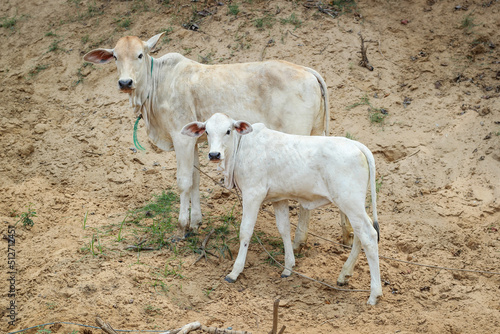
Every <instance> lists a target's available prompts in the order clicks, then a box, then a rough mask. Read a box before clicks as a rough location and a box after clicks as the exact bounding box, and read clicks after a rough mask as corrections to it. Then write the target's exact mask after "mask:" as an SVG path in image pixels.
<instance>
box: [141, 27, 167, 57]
mask: <svg viewBox="0 0 500 334" xmlns="http://www.w3.org/2000/svg"><path fill="white" fill-rule="evenodd" d="M163 34H165V32H161V33H159V34H158V35H154V36H153V37H151V38H150V39H148V41H147V42H146V43H145V44H146V45H145V46H146V53H149V51H151V50H153V48H154V47H155V45H156V43H158V41H159V40H160V38H161V36H163Z"/></svg>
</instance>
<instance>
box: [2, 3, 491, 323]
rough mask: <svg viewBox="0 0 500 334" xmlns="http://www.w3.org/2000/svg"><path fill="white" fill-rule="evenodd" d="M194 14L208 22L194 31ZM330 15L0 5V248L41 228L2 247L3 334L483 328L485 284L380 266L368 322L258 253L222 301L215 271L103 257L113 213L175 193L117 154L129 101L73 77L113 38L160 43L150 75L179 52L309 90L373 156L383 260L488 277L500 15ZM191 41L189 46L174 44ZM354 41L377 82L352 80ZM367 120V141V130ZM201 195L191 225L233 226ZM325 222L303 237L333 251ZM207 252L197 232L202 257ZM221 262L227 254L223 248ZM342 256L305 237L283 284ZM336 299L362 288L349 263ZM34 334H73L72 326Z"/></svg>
mask: <svg viewBox="0 0 500 334" xmlns="http://www.w3.org/2000/svg"><path fill="white" fill-rule="evenodd" d="M325 8H332V7H325ZM204 9H206V10H207V11H208V12H211V13H212V14H213V15H209V16H207V17H205V18H202V19H200V17H199V15H198V16H195V15H194V14H195V13H198V12H200V11H202V10H204ZM340 9H341V8H340ZM236 12H238V13H236ZM330 13H332V12H330ZM340 14H341V15H339V16H338V17H336V18H332V17H331V16H328V15H326V14H325V13H322V12H320V11H319V10H318V7H317V3H315V2H307V1H296V2H291V1H281V0H278V1H267V2H266V1H243V2H224V4H223V5H222V6H217V5H215V4H212V2H208V4H207V5H205V4H204V3H200V2H190V1H149V0H144V1H138V0H135V1H101V0H97V1H86V0H82V1H80V0H68V1H66V0H50V1H25V0H20V1H11V0H6V1H3V2H2V3H1V4H0V18H2V20H1V24H2V27H1V28H0V41H1V45H2V48H0V81H1V85H0V94H1V95H0V96H1V101H2V103H1V104H0V142H1V146H2V148H3V149H2V150H1V151H0V161H1V164H0V180H1V181H0V192H1V199H2V200H1V201H0V221H1V223H0V226H1V234H2V235H5V234H8V226H9V225H12V224H14V223H15V222H16V221H17V220H18V218H16V215H18V214H20V213H22V212H26V211H27V205H28V204H29V203H32V207H33V208H35V209H36V212H37V217H36V218H35V219H34V222H35V225H34V227H33V228H32V229H30V230H26V229H23V228H22V227H21V226H20V225H18V226H17V227H16V245H15V250H16V258H15V261H16V265H17V267H16V268H17V272H16V275H15V288H16V297H15V303H16V306H17V309H16V311H17V313H18V314H17V320H16V323H15V325H14V326H9V324H8V320H9V319H8V318H7V315H8V310H7V307H8V306H9V303H10V301H11V300H12V298H10V297H8V293H9V285H8V284H7V283H6V282H7V280H8V279H10V277H11V276H10V274H8V270H9V269H8V263H7V253H8V252H7V249H8V242H7V240H6V239H2V241H0V248H1V249H2V251H1V253H2V254H3V255H1V258H0V268H1V272H0V281H1V282H2V283H1V284H0V294H1V296H2V298H1V302H0V307H1V311H0V314H1V315H2V317H1V320H0V328H1V331H2V332H6V331H7V332H10V331H15V330H19V329H22V328H26V327H30V326H34V325H38V324H42V323H47V322H52V321H69V322H76V323H82V324H88V325H93V324H94V320H95V316H96V315H99V316H101V317H102V318H103V319H105V321H107V322H109V323H111V324H112V325H113V326H114V327H115V328H120V329H138V330H139V329H165V330H166V329H171V328H178V327H180V326H181V325H183V324H185V323H188V322H192V321H200V322H201V323H203V324H205V325H209V326H215V327H220V328H227V327H233V328H234V329H241V330H248V331H252V332H254V333H267V332H268V331H269V330H270V329H271V324H272V303H273V301H274V300H275V299H276V298H280V299H281V306H282V307H280V324H284V325H286V326H287V330H286V332H290V333H292V332H295V333H311V332H314V333H332V332H333V333H335V332H340V331H342V332H347V333H388V332H396V331H398V332H400V333H415V332H427V333H482V332H493V331H494V330H495V328H498V327H499V326H500V323H499V319H500V302H499V298H498V295H499V294H500V291H499V289H500V276H499V275H492V274H477V273H469V272H457V271H447V270H438V269H432V268H423V267H417V266H413V265H409V264H404V263H399V262H395V261H393V260H390V259H386V258H382V259H381V273H382V278H383V280H384V282H385V283H386V285H385V286H384V297H383V298H382V299H381V300H380V302H379V304H378V305H377V306H376V307H368V306H366V304H365V303H366V300H367V298H368V293H363V292H360V293H346V292H335V291H332V290H330V289H327V288H325V287H322V286H321V285H318V284H316V283H313V282H311V281H308V280H306V279H304V278H301V277H299V276H297V275H293V276H292V277H290V278H287V279H281V278H280V277H279V275H280V272H281V271H280V269H279V268H277V267H275V266H271V265H269V263H268V262H267V261H266V258H267V255H266V254H265V253H264V251H263V250H262V248H261V247H260V246H259V245H258V244H256V243H255V244H252V245H251V247H250V251H249V255H248V265H247V267H246V269H245V271H244V272H243V274H242V275H241V277H240V278H239V280H238V281H237V282H236V283H235V284H234V285H229V284H227V283H225V282H223V277H224V276H225V275H226V274H227V273H228V272H229V271H230V268H231V266H232V263H233V261H232V260H231V259H229V258H224V259H215V258H213V257H209V261H208V262H205V261H204V260H201V261H199V262H197V263H196V264H195V265H191V264H192V263H193V262H194V261H195V260H196V258H197V257H198V255H197V254H195V253H193V252H187V253H178V252H177V253H176V252H175V251H174V250H169V249H166V248H163V249H161V250H158V251H152V252H141V253H139V254H138V253H135V252H129V251H124V250H123V247H124V246H125V244H123V243H117V242H115V241H114V240H115V239H116V238H117V236H118V228H117V226H118V225H119V223H120V222H121V221H123V219H124V218H125V216H126V214H127V211H128V210H130V209H134V208H137V207H140V206H143V205H144V204H145V203H147V202H148V201H149V200H150V199H151V198H152V196H153V195H154V194H159V193H161V192H162V191H163V190H165V189H168V188H170V189H172V190H173V191H175V154H174V153H162V152H160V151H159V150H157V149H155V148H154V147H153V146H152V145H151V144H149V143H148V141H147V137H146V134H145V129H144V128H142V127H140V128H139V140H140V142H141V143H142V144H143V145H144V146H145V147H146V148H147V151H146V153H134V152H133V151H132V150H131V149H130V148H131V147H133V143H132V129H133V123H134V119H133V114H132V111H131V109H130V108H129V106H128V98H127V96H126V95H124V94H120V93H119V92H118V91H117V89H116V79H117V76H116V68H115V66H114V65H113V64H108V65H103V66H89V65H88V64H85V63H84V62H83V60H82V56H83V54H85V53H86V52H88V51H90V50H91V49H93V48H97V47H104V48H112V47H113V46H114V44H115V43H116V41H117V40H118V39H119V38H120V37H122V36H125V35H137V36H140V37H141V38H142V39H143V40H147V39H148V38H149V37H151V36H152V35H154V34H156V33H158V32H159V31H162V30H167V31H168V36H167V38H165V39H163V40H162V41H161V42H160V44H159V47H158V50H157V52H156V53H155V54H154V56H155V57H159V56H161V55H163V54H165V53H167V52H179V53H182V54H184V55H186V56H187V57H189V58H191V59H194V60H197V61H202V60H203V61H208V62H210V63H213V64H217V63H234V62H243V61H258V60H261V59H284V60H288V61H291V62H294V63H297V64H301V65H305V66H308V67H312V68H314V69H316V70H317V71H318V72H319V73H321V74H322V75H323V77H324V78H325V80H326V82H327V84H328V88H329V94H330V101H329V102H330V106H331V119H332V121H331V134H332V135H337V136H345V135H346V134H347V133H349V135H352V136H354V137H355V139H357V140H359V141H361V142H363V143H364V144H366V145H367V146H368V147H369V148H370V149H371V150H372V151H373V152H374V153H375V157H376V160H377V168H378V179H377V180H378V183H379V184H380V191H379V193H378V198H379V206H378V211H379V218H380V219H379V220H380V225H381V232H382V234H381V241H380V254H381V255H383V256H386V257H394V258H398V259H402V260H408V261H414V262H419V263H427V264H434V265H438V266H445V267H452V268H466V269H479V270H486V271H493V272H500V268H499V265H498V264H499V263H500V262H499V260H500V252H499V249H500V248H499V247H500V235H499V232H498V230H499V229H500V202H499V200H498V198H499V196H500V184H499V181H498V180H499V179H500V168H499V164H500V111H499V109H500V105H499V99H498V96H499V94H500V80H499V79H500V65H499V62H500V57H499V54H498V50H499V48H500V38H499V37H500V36H499V33H498V31H500V21H499V20H498V18H499V16H500V4H499V3H498V1H463V2H461V3H458V2H453V1H449V0H443V1H439V0H437V1H436V0H427V1H423V0H419V1H412V2H406V1H404V2H402V1H380V0H379V1H358V2H357V6H355V7H354V8H352V10H348V8H344V11H343V12H341V13H340ZM193 22H195V23H196V24H197V26H198V27H199V29H198V31H192V30H187V29H184V28H183V25H186V26H188V27H189V26H192V23H193ZM261 23H262V27H259V26H260V24H261ZM358 33H361V34H362V35H363V37H364V38H365V40H366V41H367V42H366V45H367V46H368V51H367V56H368V59H369V61H370V63H371V64H372V65H373V66H374V70H373V71H369V70H368V69H366V68H363V67H360V66H358V63H359V60H360V53H359V51H360V37H359V35H358ZM356 104H358V105H357V106H355V105H356ZM380 108H382V109H384V110H385V111H387V114H386V115H385V114H380V112H379V111H377V110H380ZM374 115H375V116H374ZM377 115H378V117H379V120H380V117H384V116H385V118H384V120H383V122H381V123H378V122H373V120H374V117H377ZM380 115H382V116H380ZM370 116H371V118H370ZM201 152H202V153H201V154H202V157H201V160H202V165H203V170H204V171H205V172H207V173H208V174H209V175H211V176H212V177H216V178H217V177H218V176H217V173H216V171H215V170H214V168H213V167H212V166H211V165H208V164H207V161H206V159H205V155H206V153H207V152H206V147H202V148H201ZM201 189H202V194H203V207H202V209H203V212H204V214H205V218H206V222H205V223H206V224H207V223H208V221H209V220H210V219H212V218H209V217H217V216H221V215H226V216H227V215H228V213H230V212H231V211H232V210H233V212H234V214H235V216H236V217H237V218H238V217H239V214H240V213H241V212H240V209H239V205H238V201H237V199H236V197H235V196H234V195H233V194H231V193H229V192H226V191H222V189H220V188H218V187H217V186H215V185H214V183H213V182H212V181H211V180H210V179H209V178H207V177H204V176H203V177H202V187H201ZM265 210H266V211H264V212H262V214H261V215H260V217H259V221H258V224H257V227H256V230H257V231H259V232H265V234H266V235H267V236H269V237H268V238H267V239H266V240H267V241H266V242H265V245H266V247H272V245H271V242H270V240H272V238H270V237H271V236H274V237H277V236H278V233H277V231H276V227H275V225H274V221H273V219H274V217H273V216H272V213H271V212H272V208H271V207H269V206H265ZM86 214H87V219H86V221H85V225H86V226H85V229H84V228H83V224H84V217H85V215H86ZM212 220H213V222H212V223H213V224H215V225H217V224H218V225H221V224H223V223H222V221H221V220H217V219H216V218H213V219H212ZM295 220H296V210H295V208H294V209H293V210H292V221H295ZM338 222H339V216H338V212H337V209H336V208H334V207H324V208H322V209H320V210H318V211H317V212H315V214H314V216H313V219H312V223H311V231H312V232H313V233H315V234H318V235H321V236H323V237H324V238H326V239H329V240H333V241H335V242H338V241H339V236H340V228H339V227H338ZM98 231H100V233H101V235H100V236H99V235H96V234H99V232H98ZM207 233H208V231H207V230H204V229H202V234H201V235H200V241H201V240H202V239H203V238H204V237H205V235H206V234H207ZM231 235H232V236H235V235H236V230H234V229H233V230H232V231H231ZM96 237H99V238H100V239H99V240H101V241H102V243H103V247H104V252H103V253H100V254H98V256H95V257H94V256H91V255H90V254H89V252H88V245H89V243H90V241H91V240H93V239H95V238H96ZM128 237H130V238H131V239H130V240H131V241H133V237H132V236H128ZM95 240H97V239H95ZM228 245H229V246H230V248H231V249H232V252H233V254H236V252H237V240H235V239H233V240H232V241H231V242H229V243H228ZM86 247H87V251H85V248H86ZM82 248H83V250H82ZM347 255H348V253H347V251H346V250H344V249H343V248H341V247H340V246H338V245H336V244H333V243H331V242H329V241H327V240H324V239H319V238H316V237H314V236H312V235H311V236H310V239H309V244H308V247H307V249H306V250H305V253H304V256H302V257H299V258H298V259H297V266H296V269H297V271H299V272H302V273H304V274H306V275H308V276H311V277H313V278H316V279H320V280H325V281H326V282H329V283H332V284H333V283H334V282H335V281H336V277H337V275H338V273H339V272H340V268H341V266H342V264H343V262H344V261H345V259H346V258H347ZM277 257H278V259H280V260H282V255H279V254H278V255H277ZM158 273H161V275H159V274H158ZM349 288H355V289H368V288H369V270H368V266H367V263H366V260H365V259H364V258H363V256H361V258H360V261H359V264H358V266H357V268H356V271H355V275H354V276H353V277H352V279H351V281H350V285H349ZM46 329H49V330H51V331H52V332H53V333H71V332H72V331H74V330H78V331H80V332H82V327H76V326H72V325H63V326H60V325H59V326H52V327H50V326H47V327H46ZM35 332H36V330H35V329H33V330H30V331H29V332H28V333H35Z"/></svg>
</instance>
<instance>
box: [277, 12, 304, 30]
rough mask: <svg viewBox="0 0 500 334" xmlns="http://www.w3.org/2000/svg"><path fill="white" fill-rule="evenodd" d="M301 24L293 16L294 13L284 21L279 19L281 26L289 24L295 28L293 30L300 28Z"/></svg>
mask: <svg viewBox="0 0 500 334" xmlns="http://www.w3.org/2000/svg"><path fill="white" fill-rule="evenodd" d="M302 23H303V22H302V21H301V20H300V19H299V18H298V17H297V16H296V15H295V13H292V14H291V15H290V16H289V17H287V18H285V19H281V24H291V25H293V26H294V27H295V29H297V28H300V27H301V26H302Z"/></svg>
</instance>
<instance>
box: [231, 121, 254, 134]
mask: <svg viewBox="0 0 500 334" xmlns="http://www.w3.org/2000/svg"><path fill="white" fill-rule="evenodd" d="M233 126H234V129H235V130H236V131H237V132H238V133H239V134H240V135H246V134H248V133H250V132H252V131H253V128H252V125H251V124H250V123H248V122H245V121H236V122H234V124H233Z"/></svg>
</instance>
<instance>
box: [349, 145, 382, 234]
mask: <svg viewBox="0 0 500 334" xmlns="http://www.w3.org/2000/svg"><path fill="white" fill-rule="evenodd" d="M354 143H355V144H356V146H357V147H358V148H359V149H360V150H361V152H363V154H364V155H365V157H366V160H367V161H368V169H369V172H370V192H371V195H372V196H371V197H372V208H373V228H375V230H376V231H377V241H380V228H379V225H378V217H377V184H376V182H375V158H374V157H373V153H372V152H371V151H370V150H369V149H368V147H366V146H365V145H363V144H361V143H360V142H357V141H354Z"/></svg>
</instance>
